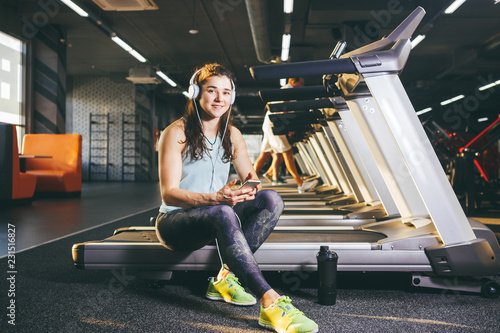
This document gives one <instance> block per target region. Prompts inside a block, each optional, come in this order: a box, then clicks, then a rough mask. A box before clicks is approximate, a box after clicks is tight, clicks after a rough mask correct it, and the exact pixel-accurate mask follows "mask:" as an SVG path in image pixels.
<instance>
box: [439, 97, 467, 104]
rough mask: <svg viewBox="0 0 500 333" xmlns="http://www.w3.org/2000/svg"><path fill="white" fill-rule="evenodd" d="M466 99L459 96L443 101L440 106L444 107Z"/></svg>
mask: <svg viewBox="0 0 500 333" xmlns="http://www.w3.org/2000/svg"><path fill="white" fill-rule="evenodd" d="M464 97H465V96H464V95H458V96H455V97H453V98H450V99H447V100H446V101H442V102H441V103H440V104H441V105H443V106H444V105H447V104H450V103H453V102H456V101H458V100H460V99H462V98H464Z"/></svg>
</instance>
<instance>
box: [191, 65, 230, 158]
mask: <svg viewBox="0 0 500 333" xmlns="http://www.w3.org/2000/svg"><path fill="white" fill-rule="evenodd" d="M198 70H199V72H198V73H197V74H195V77H194V80H193V83H195V84H197V85H198V86H199V88H200V93H199V94H198V97H197V98H196V99H190V100H189V102H188V103H187V104H186V111H185V114H184V133H185V135H186V141H184V142H183V143H186V146H185V148H184V150H185V151H187V155H188V157H189V158H190V160H191V161H196V160H199V159H201V158H202V157H203V154H204V153H205V152H206V153H208V152H209V151H208V147H207V143H206V141H205V136H204V134H203V131H202V128H201V122H200V119H199V118H198V115H197V113H196V112H197V109H196V107H197V106H195V104H194V103H198V100H197V99H198V98H199V96H200V95H201V90H202V86H203V84H205V82H206V81H207V79H208V78H210V77H212V76H226V77H228V78H229V79H230V81H231V85H233V84H234V80H233V75H232V73H231V72H230V71H229V70H228V69H227V68H225V67H224V66H222V65H220V64H218V63H208V64H205V65H204V66H203V67H201V69H198ZM195 73H196V72H195ZM234 88H235V87H231V89H233V90H234ZM198 108H199V109H200V107H199V104H198ZM230 108H231V106H230ZM229 111H230V110H228V111H226V113H224V114H223V115H222V117H221V118H220V120H219V129H218V131H217V137H218V138H219V139H222V137H224V141H223V142H222V147H223V148H224V154H223V155H222V160H223V161H224V162H225V163H227V162H229V161H231V159H232V158H233V149H232V145H231V116H230V114H229V113H230V112H229ZM228 117H229V119H228ZM226 123H227V128H226Z"/></svg>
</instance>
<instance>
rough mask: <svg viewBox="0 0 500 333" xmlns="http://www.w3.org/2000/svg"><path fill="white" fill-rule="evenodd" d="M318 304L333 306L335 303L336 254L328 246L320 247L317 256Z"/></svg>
mask: <svg viewBox="0 0 500 333" xmlns="http://www.w3.org/2000/svg"><path fill="white" fill-rule="evenodd" d="M316 259H317V260H318V277H319V287H318V303H319V304H321V305H334V304H335V302H336V301H337V261H338V256H337V253H335V252H334V251H331V250H330V248H329V247H328V246H321V247H320V249H319V252H318V254H317V255H316Z"/></svg>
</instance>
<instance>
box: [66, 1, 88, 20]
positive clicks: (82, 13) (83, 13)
mask: <svg viewBox="0 0 500 333" xmlns="http://www.w3.org/2000/svg"><path fill="white" fill-rule="evenodd" d="M61 2H62V3H63V4H65V5H66V6H68V7H69V8H71V9H73V11H74V12H76V13H77V14H78V15H80V16H81V17H88V16H89V14H88V13H87V12H86V11H84V10H83V9H81V8H80V6H78V5H76V4H74V3H73V2H72V1H71V0H61Z"/></svg>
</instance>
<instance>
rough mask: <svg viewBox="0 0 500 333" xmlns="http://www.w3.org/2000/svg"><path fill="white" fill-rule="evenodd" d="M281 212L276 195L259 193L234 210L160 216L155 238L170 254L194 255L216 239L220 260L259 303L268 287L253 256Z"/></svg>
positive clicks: (194, 210)
mask: <svg viewBox="0 0 500 333" xmlns="http://www.w3.org/2000/svg"><path fill="white" fill-rule="evenodd" d="M283 208H284V203H283V199H282V198H281V197H280V195H279V194H278V193H276V192H275V191H272V190H263V191H259V192H257V194H256V195H255V200H250V201H244V202H240V203H238V204H236V205H235V206H234V207H231V206H227V205H216V206H203V207H195V208H185V209H177V210H173V211H169V212H167V213H160V214H159V215H158V217H157V218H156V234H157V235H158V238H159V240H160V242H161V243H162V244H163V245H164V246H165V247H167V248H169V249H171V250H174V251H194V250H197V249H199V248H201V247H203V246H205V245H207V244H209V243H210V242H211V241H213V240H214V239H217V242H218V246H219V254H220V255H221V257H222V260H223V261H224V262H225V263H226V264H227V265H228V267H229V269H230V270H231V271H232V272H233V273H234V274H235V275H236V276H237V277H238V278H239V279H241V280H242V281H243V283H245V284H246V285H247V286H248V287H249V288H250V290H251V291H252V292H253V293H254V294H255V296H257V297H258V299H260V298H261V297H262V295H264V293H265V292H266V291H268V290H270V289H271V287H270V286H269V284H268V283H267V282H266V280H265V279H264V277H263V276H262V273H261V271H260V269H259V266H258V265H257V262H256V261H255V257H254V256H253V253H254V252H255V251H257V249H258V248H259V247H260V246H261V245H262V243H264V241H265V240H266V239H267V237H268V236H269V234H270V233H271V232H272V231H273V229H274V227H275V226H276V223H277V222H278V219H279V217H280V215H281V213H282V212H283ZM240 221H241V226H240Z"/></svg>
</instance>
